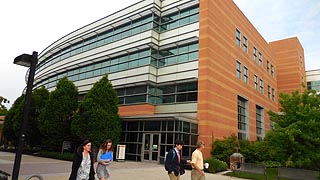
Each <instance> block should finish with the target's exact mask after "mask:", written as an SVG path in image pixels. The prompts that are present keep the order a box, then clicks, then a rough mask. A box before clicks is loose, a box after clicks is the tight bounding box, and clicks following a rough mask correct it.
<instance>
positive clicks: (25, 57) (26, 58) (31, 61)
mask: <svg viewBox="0 0 320 180" xmlns="http://www.w3.org/2000/svg"><path fill="white" fill-rule="evenodd" d="M13 63H14V64H18V65H21V66H26V67H29V68H30V71H29V76H28V82H27V91H26V96H25V100H24V106H23V117H22V120H21V125H20V126H21V132H20V134H19V144H18V149H17V151H16V157H15V159H14V165H13V171H12V180H18V176H19V171H20V164H21V156H22V149H23V144H24V140H25V134H26V124H27V121H28V114H29V107H30V102H31V95H32V88H33V80H34V74H35V71H36V65H37V63H38V53H37V52H35V51H34V52H33V53H32V55H29V54H22V55H20V56H18V57H16V58H14V61H13Z"/></svg>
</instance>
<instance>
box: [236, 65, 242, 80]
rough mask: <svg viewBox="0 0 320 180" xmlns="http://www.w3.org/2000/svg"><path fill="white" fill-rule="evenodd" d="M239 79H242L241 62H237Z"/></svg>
mask: <svg viewBox="0 0 320 180" xmlns="http://www.w3.org/2000/svg"><path fill="white" fill-rule="evenodd" d="M236 66H237V78H238V79H241V62H239V61H237V64H236Z"/></svg>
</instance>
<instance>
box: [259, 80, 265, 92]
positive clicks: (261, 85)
mask: <svg viewBox="0 0 320 180" xmlns="http://www.w3.org/2000/svg"><path fill="white" fill-rule="evenodd" d="M260 93H261V94H263V93H264V89H263V80H262V79H260Z"/></svg>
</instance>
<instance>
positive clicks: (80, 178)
mask: <svg viewBox="0 0 320 180" xmlns="http://www.w3.org/2000/svg"><path fill="white" fill-rule="evenodd" d="M93 163H94V160H93V154H92V153H91V142H90V141H89V140H85V141H83V142H82V144H81V145H80V146H79V147H78V149H77V152H76V153H75V156H74V159H73V163H72V170H71V174H70V177H69V180H94V168H93Z"/></svg>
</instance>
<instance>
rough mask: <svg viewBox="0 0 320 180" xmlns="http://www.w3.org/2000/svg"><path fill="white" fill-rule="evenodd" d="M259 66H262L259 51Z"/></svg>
mask: <svg viewBox="0 0 320 180" xmlns="http://www.w3.org/2000/svg"><path fill="white" fill-rule="evenodd" d="M259 66H261V67H262V54H261V52H259Z"/></svg>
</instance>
